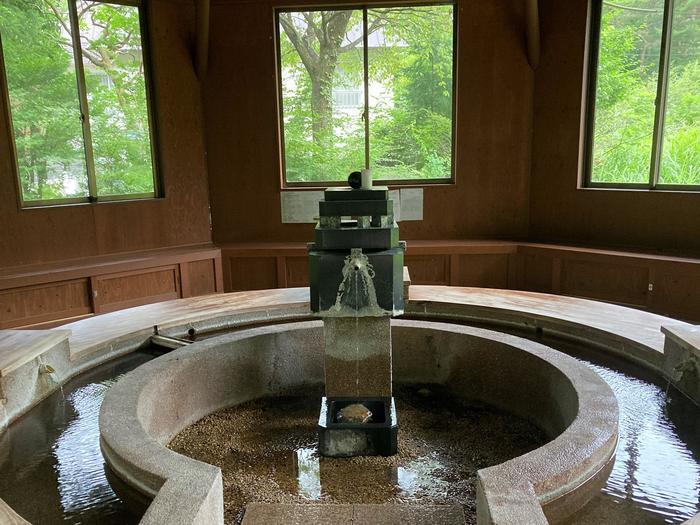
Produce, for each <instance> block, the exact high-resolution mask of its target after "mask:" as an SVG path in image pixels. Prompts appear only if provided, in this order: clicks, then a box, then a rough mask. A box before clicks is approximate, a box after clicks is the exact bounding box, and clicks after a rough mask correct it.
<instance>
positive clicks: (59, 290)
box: [0, 279, 92, 328]
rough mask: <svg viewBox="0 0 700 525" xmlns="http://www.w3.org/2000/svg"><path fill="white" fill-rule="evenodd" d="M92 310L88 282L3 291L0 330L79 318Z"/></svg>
mask: <svg viewBox="0 0 700 525" xmlns="http://www.w3.org/2000/svg"><path fill="white" fill-rule="evenodd" d="M91 311H92V306H91V304H90V285H89V281H88V279H76V280H71V281H66V282H61V283H51V284H41V285H37V286H27V287H23V288H14V289H11V290H5V291H0V328H12V327H15V326H25V325H30V324H38V323H43V322H46V321H50V320H52V319H56V318H57V317H66V318H67V317H77V316H80V315H86V314H89V313H90V312H91Z"/></svg>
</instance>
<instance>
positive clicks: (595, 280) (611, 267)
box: [561, 260, 649, 306]
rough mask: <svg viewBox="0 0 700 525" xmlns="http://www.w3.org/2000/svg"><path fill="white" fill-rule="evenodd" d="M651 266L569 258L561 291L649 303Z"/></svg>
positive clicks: (625, 302) (629, 302) (577, 294)
mask: <svg viewBox="0 0 700 525" xmlns="http://www.w3.org/2000/svg"><path fill="white" fill-rule="evenodd" d="M648 287H649V268H647V267H644V266H634V265H629V264H616V263H614V262H608V261H591V260H565V261H563V263H562V270H561V293H563V294H565V295H574V296H577V297H590V298H592V299H603V300H606V301H614V302H616V303H622V304H629V305H634V306H646V304H647V292H648Z"/></svg>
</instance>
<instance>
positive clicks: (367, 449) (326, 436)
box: [318, 397, 399, 457]
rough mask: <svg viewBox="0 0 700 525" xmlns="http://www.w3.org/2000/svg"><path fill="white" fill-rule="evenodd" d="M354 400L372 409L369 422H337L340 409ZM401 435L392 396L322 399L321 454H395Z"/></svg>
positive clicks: (319, 436) (337, 455)
mask: <svg viewBox="0 0 700 525" xmlns="http://www.w3.org/2000/svg"><path fill="white" fill-rule="evenodd" d="M354 403H360V404H362V405H364V406H366V407H367V408H368V409H369V410H370V411H371V412H372V420H371V421H370V422H368V423H342V422H338V418H337V414H338V412H339V411H340V410H341V409H342V408H344V407H346V406H348V405H351V404H354ZM398 435H399V425H398V420H397V417H396V406H395V404H394V398H393V397H378V398H344V397H343V398H326V397H324V398H322V399H321V414H320V416H319V420H318V449H319V452H320V453H321V455H322V456H330V457H350V456H392V455H394V454H396V453H397V451H398Z"/></svg>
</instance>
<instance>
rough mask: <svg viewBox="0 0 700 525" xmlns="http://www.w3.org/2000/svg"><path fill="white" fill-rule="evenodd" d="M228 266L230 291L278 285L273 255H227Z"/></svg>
mask: <svg viewBox="0 0 700 525" xmlns="http://www.w3.org/2000/svg"><path fill="white" fill-rule="evenodd" d="M228 268H229V271H228V282H229V283H230V288H229V290H230V291H234V292H240V291H244V290H265V289H268V288H277V286H278V280H277V260H276V258H275V257H229V258H228Z"/></svg>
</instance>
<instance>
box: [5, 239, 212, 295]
mask: <svg viewBox="0 0 700 525" xmlns="http://www.w3.org/2000/svg"><path fill="white" fill-rule="evenodd" d="M216 257H221V251H220V250H219V248H217V247H215V246H214V245H212V244H209V243H207V244H196V245H190V246H179V247H176V248H160V249H157V250H144V251H137V252H127V253H120V254H115V255H100V256H95V257H83V258H81V259H69V260H65V261H58V262H51V263H45V264H32V265H24V266H15V267H10V268H0V290H6V289H10V288H17V287H19V286H29V285H32V284H43V283H50V282H55V281H65V280H69V279H77V278H81V277H89V276H97V275H104V274H109V273H115V272H124V271H129V270H137V269H141V268H146V267H149V266H162V265H167V264H180V263H184V262H190V261H197V260H201V259H207V258H216ZM219 266H220V264H219Z"/></svg>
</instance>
